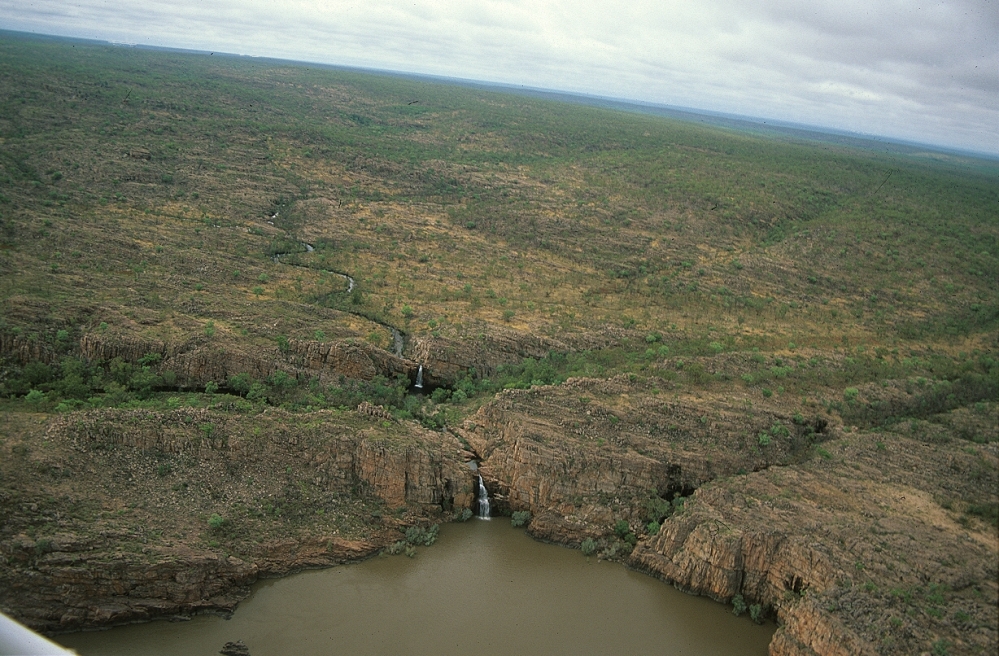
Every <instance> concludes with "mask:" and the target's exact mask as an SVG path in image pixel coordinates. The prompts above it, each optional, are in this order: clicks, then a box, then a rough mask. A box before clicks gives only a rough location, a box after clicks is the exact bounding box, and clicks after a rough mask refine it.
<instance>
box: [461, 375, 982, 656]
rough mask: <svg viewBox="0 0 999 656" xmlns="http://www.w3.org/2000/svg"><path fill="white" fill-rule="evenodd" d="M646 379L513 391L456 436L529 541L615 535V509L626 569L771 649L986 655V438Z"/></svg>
mask: <svg viewBox="0 0 999 656" xmlns="http://www.w3.org/2000/svg"><path fill="white" fill-rule="evenodd" d="M652 385H654V382H652V383H641V384H636V383H632V382H631V381H630V380H629V379H628V378H626V377H619V378H616V379H612V380H610V381H596V380H571V381H569V382H567V383H566V384H565V385H563V386H560V387H538V388H533V389H531V390H523V391H520V390H508V391H507V392H504V393H502V394H500V395H499V396H498V397H497V398H496V400H495V401H494V402H492V403H489V404H487V405H485V406H483V408H482V409H481V410H480V411H479V412H478V413H477V414H476V415H475V416H474V417H473V418H472V420H470V421H468V422H466V423H465V425H464V426H463V427H462V429H461V431H460V432H461V434H462V436H463V437H464V438H465V439H466V441H467V442H468V443H469V444H470V445H471V446H472V447H473V448H474V450H475V451H476V452H477V453H478V454H479V455H480V456H481V457H482V458H483V462H482V465H481V468H480V471H481V472H482V475H483V477H484V478H485V480H486V481H487V485H488V486H489V487H490V489H491V490H492V491H494V492H495V494H496V496H497V497H498V505H499V506H500V507H501V508H506V509H510V510H530V511H531V513H532V514H533V515H534V518H533V519H532V521H531V525H530V528H529V530H530V531H531V532H532V533H533V534H534V535H535V536H537V537H539V538H542V539H546V540H551V541H555V542H560V543H563V544H579V543H580V542H581V541H582V540H584V539H586V538H591V539H599V538H603V539H613V529H612V527H613V526H614V524H615V523H616V522H617V521H618V520H621V519H624V520H626V521H627V522H628V523H629V526H630V528H631V530H632V531H634V532H635V533H636V534H637V535H638V538H639V539H638V544H637V546H636V547H635V549H634V550H633V551H632V553H631V554H630V556H628V557H627V561H628V563H629V564H630V565H632V566H633V567H636V568H638V569H641V570H643V571H646V572H648V573H650V574H652V575H654V576H658V577H660V578H662V579H663V580H665V581H667V582H670V583H672V584H674V585H676V586H677V587H679V588H681V589H684V590H686V591H689V592H693V593H697V594H703V595H707V596H710V597H712V598H714V599H716V600H719V601H723V602H730V601H731V600H732V599H733V597H735V596H736V595H741V597H742V598H743V599H744V600H745V603H746V604H748V605H751V606H752V605H758V606H759V608H758V611H757V612H759V613H760V614H761V615H769V616H770V617H773V618H775V619H777V620H778V622H779V623H780V625H781V626H780V628H779V630H778V632H777V634H776V636H775V638H774V641H773V643H772V645H771V654H774V655H780V656H789V655H795V656H814V655H816V654H868V653H883V654H894V653H921V652H929V651H931V650H933V649H937V650H938V651H939V650H942V649H945V648H946V649H947V650H948V653H988V652H990V651H992V650H994V649H995V646H996V644H997V642H999V640H997V622H996V617H995V607H996V605H997V569H996V562H997V541H996V536H995V529H994V526H993V525H991V524H989V523H988V521H987V520H986V521H984V522H983V521H982V520H980V519H977V516H975V515H973V514H969V513H971V512H977V511H974V510H972V509H975V508H982V507H987V506H988V504H990V503H991V504H994V500H995V499H996V497H997V494H999V461H997V458H996V455H997V454H996V449H995V447H994V446H986V445H973V444H972V443H969V442H966V441H963V440H957V439H955V438H954V437H953V434H948V433H947V432H946V430H943V429H942V428H941V427H940V426H941V424H946V422H947V421H949V420H948V419H946V418H941V419H939V420H936V423H934V424H933V426H936V427H937V428H926V429H923V428H918V429H912V428H910V427H911V426H915V425H916V424H917V422H915V421H914V422H911V423H909V424H906V425H905V426H904V427H903V426H900V431H901V432H896V433H859V432H853V433H849V434H847V433H845V432H844V431H843V429H842V428H841V427H835V426H834V427H831V428H827V427H826V424H825V422H824V421H822V420H819V419H818V418H817V417H813V418H801V417H794V418H788V417H787V416H785V415H783V414H782V413H781V412H780V410H779V408H777V407H770V408H767V407H761V406H758V405H757V406H753V407H750V406H748V405H747V404H745V403H743V402H741V401H740V400H739V399H732V398H717V397H712V398H708V396H709V395H708V394H703V395H701V397H700V398H697V397H696V396H684V395H682V394H675V393H673V394H671V393H668V392H666V391H665V390H668V389H669V388H668V384H662V386H661V387H659V388H655V387H652ZM961 412H965V411H958V414H960V413H961ZM802 419H804V421H802ZM795 420H797V421H795ZM927 423H928V422H922V424H927ZM979 423H980V424H981V422H979ZM781 427H783V428H781ZM903 428H904V430H902V429H903ZM784 429H786V430H784ZM979 429H981V426H979ZM818 430H821V431H822V432H818ZM984 430H988V429H987V428H986V429H984ZM906 431H909V432H908V433H906ZM913 431H915V435H913V434H912V433H913ZM992 431H993V432H994V428H993V429H992ZM914 437H921V438H922V439H914ZM983 439H988V438H983ZM676 496H684V497H687V498H686V502H685V504H684V505H683V509H682V510H681V511H679V512H677V513H676V514H674V515H673V516H671V517H669V518H668V519H666V520H665V521H664V522H663V525H662V527H661V529H660V530H658V531H657V532H656V533H654V534H651V535H647V534H645V528H644V525H645V523H646V521H647V519H648V516H647V512H648V508H649V507H650V501H652V502H654V501H655V499H657V498H659V499H661V498H675V497H676Z"/></svg>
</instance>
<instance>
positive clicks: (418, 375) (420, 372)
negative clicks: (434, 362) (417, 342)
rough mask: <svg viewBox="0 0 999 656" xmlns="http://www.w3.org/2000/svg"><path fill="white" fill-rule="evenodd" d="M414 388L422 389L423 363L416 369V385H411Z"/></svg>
mask: <svg viewBox="0 0 999 656" xmlns="http://www.w3.org/2000/svg"><path fill="white" fill-rule="evenodd" d="M413 387H415V388H416V389H423V365H422V364H421V365H420V368H419V369H417V370H416V385H413Z"/></svg>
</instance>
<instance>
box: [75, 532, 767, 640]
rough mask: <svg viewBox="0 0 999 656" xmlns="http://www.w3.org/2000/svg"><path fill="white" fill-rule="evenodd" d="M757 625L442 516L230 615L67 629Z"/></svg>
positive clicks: (325, 636) (630, 633) (318, 634)
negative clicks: (396, 547) (424, 537)
mask: <svg viewBox="0 0 999 656" xmlns="http://www.w3.org/2000/svg"><path fill="white" fill-rule="evenodd" d="M774 629H775V627H774V626H773V625H772V624H767V625H763V626H757V625H755V624H753V623H752V622H751V621H750V620H749V619H747V618H746V617H745V616H743V617H738V618H737V617H735V616H733V615H732V612H731V607H730V606H723V605H722V604H719V603H715V602H713V601H711V600H709V599H706V598H703V597H692V596H690V595H686V594H684V593H682V592H679V591H677V590H676V589H674V588H673V587H672V586H669V585H666V584H664V583H662V582H660V581H657V580H656V579H653V578H651V577H649V576H646V575H644V574H639V573H638V572H633V571H629V570H628V569H626V568H624V567H623V566H621V565H618V564H614V563H604V562H597V561H596V559H594V558H586V557H584V556H583V555H582V554H581V553H580V552H579V551H576V550H572V549H565V548H562V547H557V546H552V545H547V544H541V543H539V542H535V541H534V540H532V539H531V538H530V537H528V536H527V535H526V534H525V533H524V531H523V530H522V529H515V528H512V527H511V526H510V522H509V521H508V520H506V519H504V518H496V519H493V520H492V521H481V520H478V519H475V520H472V521H469V522H468V523H466V524H450V525H446V526H443V527H442V530H441V533H440V537H439V538H438V540H437V544H435V545H434V546H432V547H421V548H420V549H419V553H418V554H417V556H416V557H415V558H412V559H410V558H407V557H405V556H379V557H376V558H372V559H370V560H367V561H365V562H363V563H359V564H356V565H348V566H343V567H335V568H332V569H327V570H314V571H308V572H302V573H300V574H296V575H293V576H289V577H285V578H282V579H271V580H267V581H263V582H261V583H258V584H257V585H256V586H254V591H253V594H252V595H251V596H250V597H249V598H248V599H246V600H245V601H244V602H243V603H241V604H240V605H239V608H238V609H237V610H236V612H235V614H233V616H232V618H231V619H229V620H224V619H222V618H220V617H215V616H208V615H206V616H199V617H195V618H194V619H193V620H191V621H190V622H177V623H173V622H152V623H148V624H136V625H132V626H124V627H117V628H114V629H111V630H109V631H95V632H88V633H76V634H69V635H63V636H59V637H58V638H57V640H58V641H59V642H60V643H62V644H63V645H65V646H67V647H70V648H72V649H75V650H77V651H78V652H79V653H80V654H83V655H84V656H117V655H122V656H124V655H128V656H139V655H142V656H145V655H163V656H174V655H176V656H182V655H183V656H195V655H198V654H203V655H205V656H209V655H211V654H217V653H218V651H219V649H221V648H222V646H223V645H224V644H225V643H226V642H228V641H230V640H242V641H243V642H244V643H246V646H247V647H248V648H249V650H250V653H251V654H252V656H274V655H283V654H296V655H301V656H312V655H316V656H319V655H323V656H326V655H328V654H434V655H451V654H454V655H459V654H460V655H461V656H466V655H469V654H474V655H476V656H488V655H492V654H496V655H500V654H502V655H506V654H573V655H574V656H575V655H578V654H601V653H602V654H664V655H666V654H669V655H680V654H683V655H684V656H698V655H704V656H707V655H716V654H727V655H732V656H737V655H741V654H746V655H754V656H761V655H763V654H766V653H767V645H768V644H769V642H770V638H771V637H772V635H773V632H774Z"/></svg>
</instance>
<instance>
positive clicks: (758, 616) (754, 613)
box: [749, 604, 763, 624]
mask: <svg viewBox="0 0 999 656" xmlns="http://www.w3.org/2000/svg"><path fill="white" fill-rule="evenodd" d="M749 617H750V619H752V620H753V621H754V622H756V623H757V624H759V623H760V622H762V621H763V606H761V605H760V604H753V605H752V606H750V607H749Z"/></svg>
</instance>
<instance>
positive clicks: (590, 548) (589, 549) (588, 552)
mask: <svg viewBox="0 0 999 656" xmlns="http://www.w3.org/2000/svg"><path fill="white" fill-rule="evenodd" d="M579 549H580V551H582V552H583V555H584V556H592V555H593V554H595V553H596V552H597V543H596V542H594V541H593V538H586V539H585V540H583V542H582V543H581V544H580V545H579Z"/></svg>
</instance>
